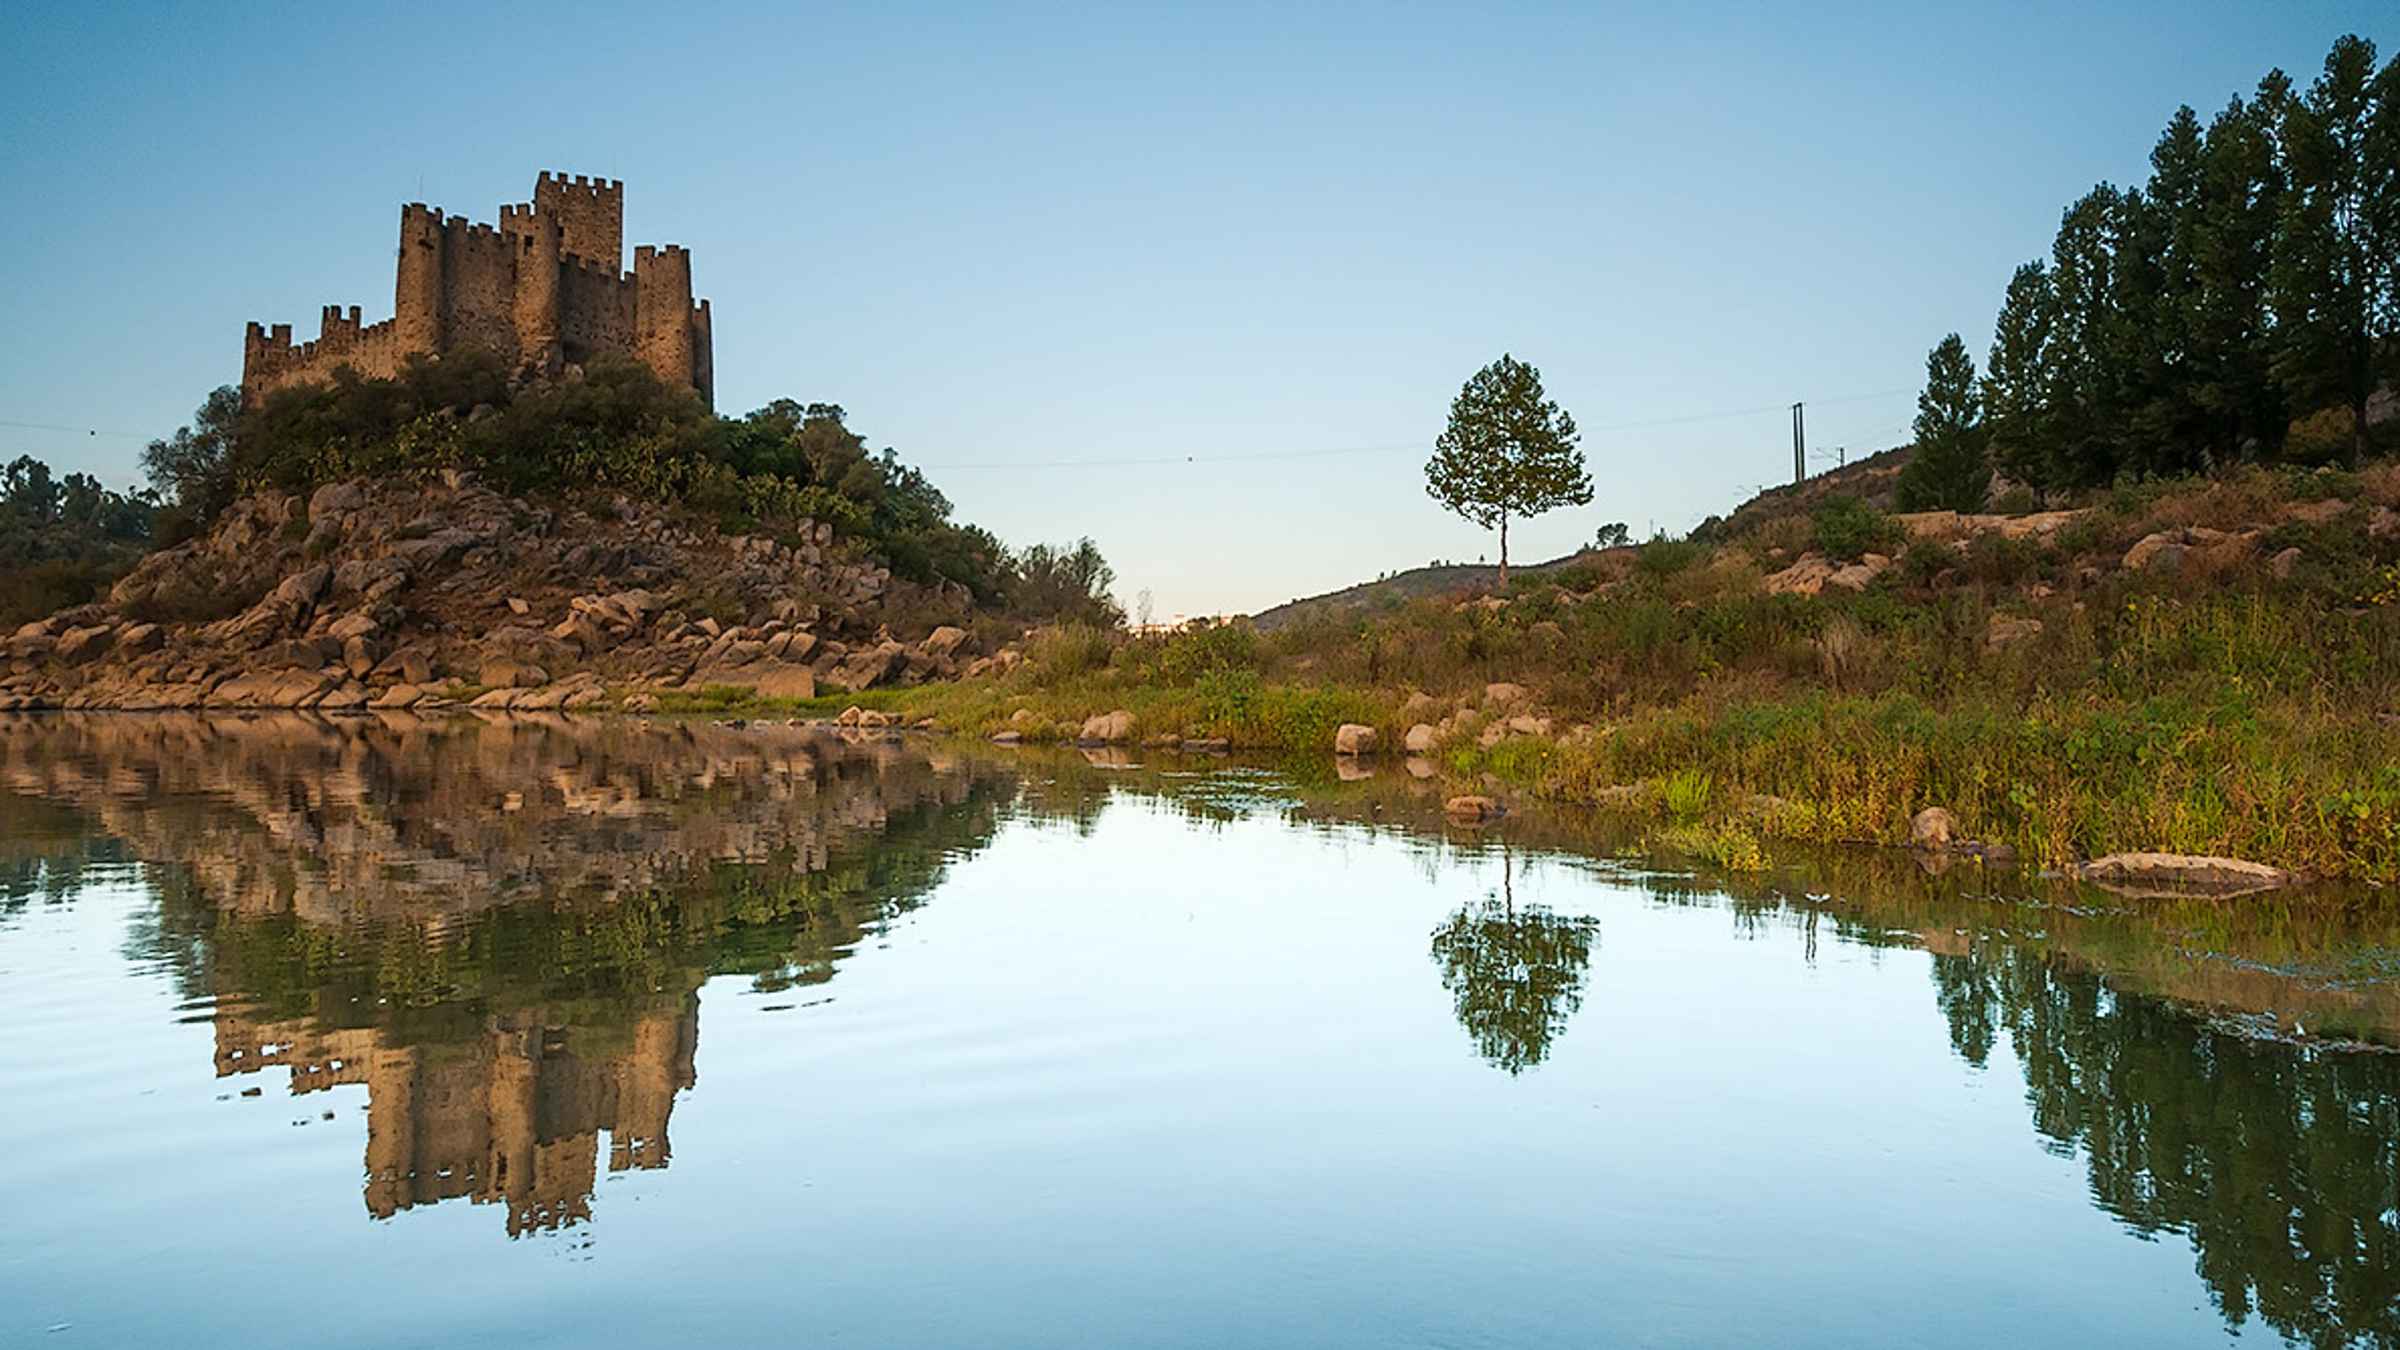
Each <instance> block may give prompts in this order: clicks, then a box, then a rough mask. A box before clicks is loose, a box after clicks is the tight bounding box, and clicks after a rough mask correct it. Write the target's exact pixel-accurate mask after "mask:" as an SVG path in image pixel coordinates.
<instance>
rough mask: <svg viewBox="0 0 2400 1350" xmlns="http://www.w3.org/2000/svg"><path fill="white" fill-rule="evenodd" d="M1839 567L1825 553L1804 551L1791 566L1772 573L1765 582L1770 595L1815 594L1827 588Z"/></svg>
mask: <svg viewBox="0 0 2400 1350" xmlns="http://www.w3.org/2000/svg"><path fill="white" fill-rule="evenodd" d="M1838 570H1839V569H1838V568H1836V567H1835V566H1834V564H1833V563H1832V562H1830V561H1828V560H1827V559H1826V558H1825V557H1824V556H1823V555H1821V554H1816V553H1803V554H1801V555H1800V560H1799V561H1798V562H1795V563H1793V564H1792V565H1791V566H1789V567H1787V568H1785V569H1783V570H1782V571H1780V572H1776V573H1774V574H1772V575H1770V576H1769V577H1768V578H1767V579H1766V580H1765V581H1764V582H1763V583H1761V584H1762V585H1764V586H1765V587H1766V590H1767V594H1769V595H1815V594H1816V593H1817V592H1819V591H1821V590H1824V589H1825V583H1827V582H1829V581H1831V580H1833V574H1834V573H1835V572H1836V571H1838Z"/></svg>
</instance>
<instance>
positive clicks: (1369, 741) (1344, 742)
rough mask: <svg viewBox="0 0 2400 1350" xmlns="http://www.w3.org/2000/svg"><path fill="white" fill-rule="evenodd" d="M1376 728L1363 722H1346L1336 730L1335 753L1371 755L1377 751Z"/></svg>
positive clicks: (1334, 738) (1334, 734)
mask: <svg viewBox="0 0 2400 1350" xmlns="http://www.w3.org/2000/svg"><path fill="white" fill-rule="evenodd" d="M1376 739H1377V737H1376V733H1375V728H1373V727H1371V726H1368V725H1366V724H1365V723H1363V722H1344V723H1342V725H1341V726H1340V727H1338V728H1336V729H1335V730H1334V733H1333V753H1335V754H1337V755H1371V754H1374V753H1375V742H1376Z"/></svg>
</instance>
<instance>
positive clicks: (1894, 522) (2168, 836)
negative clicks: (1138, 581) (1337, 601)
mask: <svg viewBox="0 0 2400 1350" xmlns="http://www.w3.org/2000/svg"><path fill="white" fill-rule="evenodd" d="M2053 506H2054V507H2061V506H2063V508H2064V509H2065V510H2066V511H2068V512H2071V514H2067V515H2064V516H2052V517H2046V518H2032V517H2017V518H2014V519H2013V520H2011V521H2009V523H2008V524H2006V525H2005V526H2004V525H2003V523H2002V520H2003V518H1998V517H1993V518H1979V519H1977V520H1971V521H1967V522H1961V523H1957V524H1954V525H1951V524H1946V523H1945V522H1943V521H1940V520H1938V519H1935V520H1928V519H1925V518H1921V517H1920V518H1896V517H1890V516H1886V515H1884V514H1882V513H1881V512H1879V511H1877V510H1875V509H1874V508H1872V507H1869V506H1867V505H1865V504H1863V503H1860V502H1856V501H1854V500H1846V499H1842V498H1838V497H1836V498H1830V499H1826V498H1819V499H1816V500H1814V501H1808V500H1800V501H1797V502H1795V504H1794V505H1793V506H1792V507H1791V508H1790V509H1787V510H1784V511H1780V512H1777V511H1755V510H1754V511H1749V512H1746V513H1745V514H1744V515H1742V516H1737V517H1736V519H1735V521H1733V522H1730V523H1728V524H1726V525H1721V526H1717V527H1715V528H1714V529H1712V530H1710V531H1706V532H1704V533H1703V535H1702V536H1701V537H1700V538H1699V539H1696V540H1660V541H1654V542H1652V543H1650V544H1647V545H1643V546H1640V547H1636V548H1625V549H1615V550H1609V551H1607V552H1603V553H1595V554H1591V555H1588V556H1587V557H1586V558H1585V559H1584V560H1582V561H1581V562H1580V563H1578V564H1577V565H1575V566H1572V567H1569V568H1566V569H1561V570H1557V571H1552V572H1548V573H1545V574H1543V575H1540V576H1538V577H1531V578H1524V579H1522V580H1521V581H1520V583H1519V584H1518V585H1517V586H1515V587H1514V588H1512V590H1511V591H1510V592H1509V593H1508V594H1506V595H1450V596H1442V597H1432V598H1424V599H1418V600H1414V601H1408V600H1399V599H1395V600H1394V601H1392V602H1391V603H1389V604H1387V605H1385V606H1382V607H1381V608H1379V609H1377V610H1375V611H1373V612H1368V613H1346V614H1322V615H1318V616H1313V617H1310V618H1307V619H1305V620H1303V621H1300V622H1295V623H1292V624H1290V625H1288V626H1286V627H1284V628H1281V629H1279V630H1278V631H1276V632H1274V633H1272V634H1265V635H1262V634H1257V633H1254V632H1251V631H1250V630H1249V629H1248V628H1246V627H1242V626H1236V627H1231V628H1215V629H1204V630H1199V631H1192V632H1186V633H1181V634H1176V635H1172V636H1148V637H1139V638H1125V637H1122V636H1119V635H1115V634H1110V633H1106V632H1102V631H1099V630H1093V629H1082V628H1062V629H1052V630H1048V631H1046V632H1044V633H1042V634H1039V635H1037V637H1036V638H1035V640H1034V641H1032V642H1031V643H1029V645H1028V646H1027V648H1026V651H1025V656H1026V659H1025V661H1024V662H1023V663H1022V664H1021V665H1020V666H1019V667H1018V668H1017V669H1016V670H1014V671H1013V672H1011V673H1009V674H1008V675H1006V676H1004V677H1001V678H999V679H994V680H985V681H977V682H973V683H968V684H959V685H948V686H936V687H929V688H925V689H920V690H909V691H900V692H897V693H894V694H891V695H888V696H885V697H884V698H883V699H882V702H883V703H884V704H885V705H886V706H890V707H892V708H895V709H898V710H903V711H906V712H908V713H909V714H910V715H911V716H935V717H938V718H940V719H942V720H943V721H944V723H945V724H947V725H950V726H952V727H955V728H957V729H959V730H963V731H970V732H976V733H987V734H988V733H993V732H998V731H1003V730H1008V729H1014V730H1016V731H1018V732H1020V733H1021V734H1023V735H1025V736H1026V737H1027V738H1028V739H1044V738H1063V737H1068V736H1072V735H1073V734H1074V731H1075V728H1076V727H1077V726H1078V725H1079V723H1080V720H1081V719H1082V718H1084V717H1085V716H1088V715H1090V714H1093V713H1097V712H1102V711H1106V710H1109V709H1114V708H1123V709H1126V710H1128V711H1130V712H1132V713H1133V714H1134V715H1135V719H1136V724H1137V727H1138V732H1137V739H1149V738H1153V737H1163V736H1175V737H1183V736H1205V737H1224V738H1226V739H1228V740H1230V741H1232V742H1233V743H1234V744H1235V745H1236V746H1248V747H1253V748H1261V749H1277V750H1288V751H1295V752H1303V753H1307V754H1311V755H1314V754H1322V753H1324V752H1325V750H1326V749H1327V748H1328V747H1330V745H1331V743H1332V730H1333V728H1334V727H1335V726H1336V725H1338V724H1339V723H1341V722H1345V721H1360V722H1367V723H1371V724H1374V725H1376V726H1378V727H1379V728H1381V730H1382V731H1383V733H1384V736H1385V738H1386V739H1385V744H1386V745H1387V746H1398V745H1399V744H1400V743H1401V740H1402V738H1403V737H1404V735H1405V734H1406V732H1407V731H1408V729H1409V727H1410V726H1412V725H1414V724H1416V723H1420V722H1423V723H1429V724H1434V725H1437V726H1439V727H1440V728H1441V732H1442V734H1441V739H1440V744H1439V746H1438V748H1437V749H1436V750H1435V751H1434V752H1432V754H1431V756H1430V758H1432V759H1433V760H1434V761H1435V762H1436V763H1437V764H1438V765H1439V767H1440V771H1441V772H1443V773H1445V774H1447V775H1450V776H1455V777H1457V778H1459V779H1461V780H1466V781H1474V780H1486V781H1498V782H1500V783H1503V784H1510V785H1514V786H1517V787H1521V788H1524V789H1527V790H1532V791H1538V792H1541V793H1543V794H1546V795H1550V796H1554V797H1558V798H1562V799H1567V800H1577V801H1587V802H1594V803H1609V804H1616V805H1624V806H1631V807H1638V808H1644V809H1649V810H1653V811H1655V812H1657V813H1659V814H1660V815H1662V816H1664V817H1667V818H1669V819H1671V820H1673V821H1674V822H1675V826H1674V827H1675V828H1676V829H1677V830H1678V831H1680V835H1679V838H1680V839H1681V841H1682V844H1683V846H1684V847H1685V848H1686V851H1691V852H1696V853H1700V854H1702V855H1704V856H1710V857H1713V858H1718V859H1719V860H1721V861H1727V862H1729V863H1730V864H1733V865H1739V863H1740V862H1741V861H1742V860H1744V859H1747V858H1749V857H1752V856H1754V854H1755V842H1756V838H1757V837H1758V836H1760V835H1775V836H1783V837H1793V838H1807V839H1817V840H1862V841H1878V842H1898V841H1900V840H1903V839H1905V837H1906V833H1907V828H1908V821H1909V817H1910V815H1911V814H1912V813H1913V812H1914V811H1916V810H1917V809H1918V808H1920V807H1922V806H1925V805H1928V804H1935V803H1938V804H1941V805H1944V806H1947V807H1948V808H1950V809H1951V810H1952V811H1953V812H1955V813H1956V814H1957V815H1958V817H1959V819H1960V821H1961V823H1962V825H1963V827H1964V828H1965V829H1966V830H1967V832H1968V833H1969V834H1970V835H1972V836H1973V837H1976V838H1979V839H1984V840H1987V841H1992V842H1995V843H2005V844H2008V845H2011V846H2013V847H2015V848H2017V849H2019V850H2021V851H2022V852H2023V853H2024V854H2025V855H2026V856H2027V857H2029V858H2031V859H2034V860H2037V861H2039V862H2041V863H2043V864H2061V863H2066V862H2070V861H2072V860H2074V859H2076V858H2078V857H2084V856H2091V855H2095V854H2098V853H2102V852H2107V851H2111V850H2117V849H2131V848H2155V849H2163V850H2169V851H2175V852H2190V853H2229V854H2235V855H2240V856H2247V857H2255V858H2261V859H2266V860H2271V861H2274V862H2278V863H2281V864H2285V865H2289V866H2294V867H2298V868H2302V869H2306V870H2310V871H2314V872H2318V873H2321V874H2329V875H2350V876H2358V877H2365V878H2371V879H2377V880H2388V879H2393V878H2400V727H2396V726H2395V723H2396V722H2400V512H2396V511H2395V508H2396V507H2400V466H2395V465H2391V464H2384V465H2379V466H2376V467H2373V468H2370V469H2368V470H2366V471H2364V472H2360V473H2345V472H2339V471H2322V470H2320V471H2314V472H2298V471H2285V470H2267V469H2247V470H2242V471H2238V472H2235V473H2232V474H2229V475H2226V476H2224V477H2221V478H2218V479H2214V480H2187V481H2184V482H2181V483H2171V484H2165V485H2150V486H2137V487H2129V488H2120V489H2115V490H2110V491H2104V492H2099V493H2095V494H2092V495H2090V496H2089V497H2088V498H2086V499H2084V500H2081V501H2075V502H2068V503H2063V504H2061V503H2055V502H2054V503H2053ZM2033 525H2046V526H2047V528H2046V529H2040V530H2035V529H2032V528H2030V527H2031V526H2033ZM2185 531H2190V533H2188V534H2187V533H2182V532H2185ZM2210 532H2219V533H2210ZM2154 536H2157V537H2159V538H2153V537H2154ZM2146 540H2148V541H2151V543H2150V544H2149V545H2144V546H2145V547H2151V545H2159V544H2163V545H2170V546H2171V547H2166V548H2151V553H2152V556H2150V557H2148V558H2146V559H2143V560H2142V561H2141V562H2140V563H2139V564H2138V565H2135V564H2129V563H2128V561H2127V559H2128V555H2129V552H2133V553H2135V554H2136V555H2137V556H2138V555H2139V550H2136V545H2137V544H2144V541H2146ZM1884 550H1891V551H1892V552H1891V553H1890V554H1884V553H1883V551H1884ZM2287 550H2297V552H2296V553H2293V552H2287ZM1868 555H1879V556H1882V557H1886V558H1888V559H1889V561H1888V562H1879V561H1878V556H1868ZM1895 555H1896V556H1895ZM1862 556H1864V557H1866V558H1867V563H1866V565H1867V566H1868V567H1869V568H1870V569H1873V568H1877V567H1880V570H1879V571H1876V574H1875V575H1874V576H1873V577H1872V578H1871V579H1869V580H1866V581H1864V582H1863V583H1861V585H1860V588H1859V589H1856V590H1852V589H1848V588H1846V587H1845V586H1843V585H1841V584H1829V585H1825V586H1823V587H1822V589H1821V590H1819V591H1818V592H1817V593H1814V594H1798V593H1788V592H1786V593H1778V592H1777V590H1776V589H1775V588H1774V587H1773V586H1771V585H1770V578H1772V577H1775V576H1776V574H1778V573H1785V572H1786V569H1789V568H1791V567H1792V566H1793V565H1794V564H1795V563H1802V562H1807V561H1810V560H1812V559H1823V560H1826V561H1827V562H1828V563H1830V564H1831V565H1835V566H1838V565H1840V563H1841V562H1842V561H1843V560H1845V559H1850V558H1857V557H1862ZM1854 580H1855V577H1854ZM2036 624H2038V627H2036V626H2035V625H2036ZM1496 681H1507V682H1511V683H1514V684H1517V685H1521V686H1524V687H1525V689H1526V690H1527V691H1528V697H1527V699H1526V700H1525V702H1524V703H1523V704H1521V705H1517V706H1514V707H1511V708H1509V709H1506V710H1503V709H1500V708H1497V707H1492V706H1487V702H1486V700H1485V698H1484V695H1483V690H1484V688H1485V686H1486V685H1487V684H1489V683H1491V682H1496ZM1510 713H1514V714H1516V715H1517V716H1518V717H1519V718H1520V719H1521V720H1520V721H1519V722H1518V723H1517V725H1516V726H1515V727H1513V728H1512V726H1511V725H1510V723H1509V721H1508V714H1510ZM1537 714H1538V715H1537Z"/></svg>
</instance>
